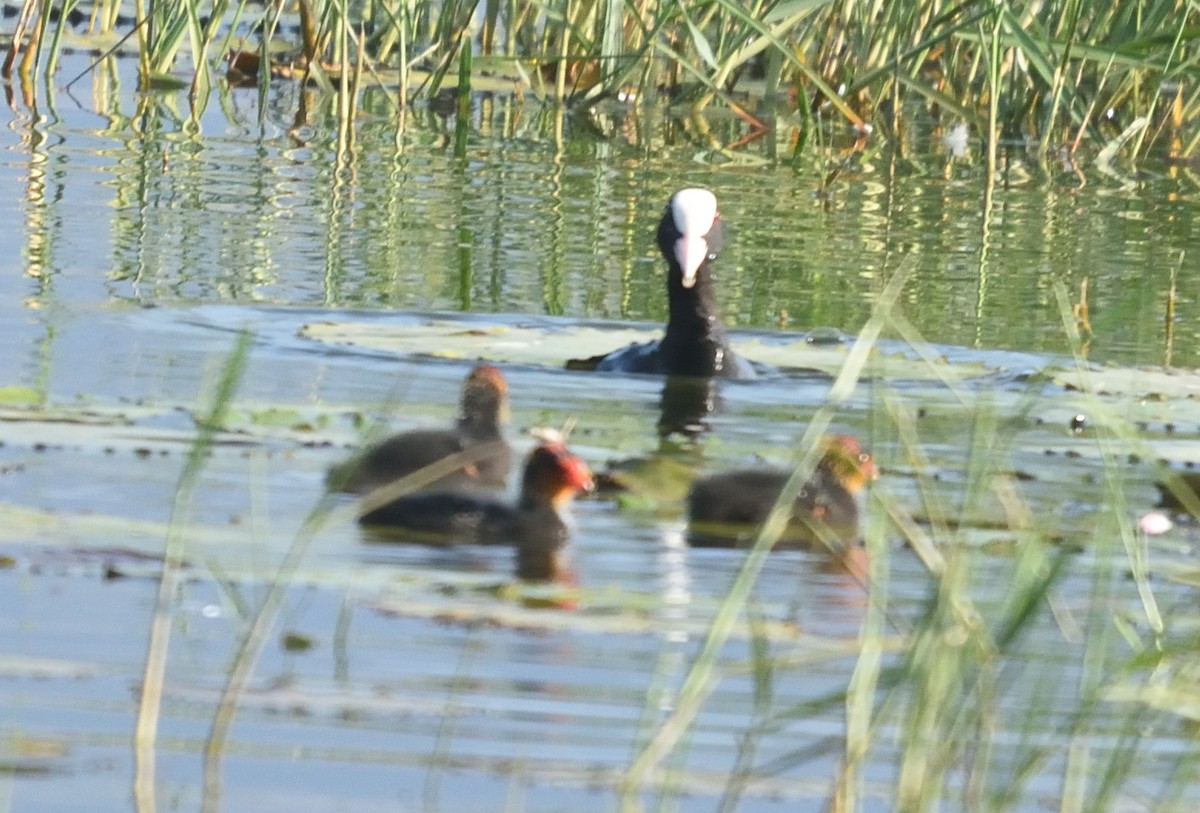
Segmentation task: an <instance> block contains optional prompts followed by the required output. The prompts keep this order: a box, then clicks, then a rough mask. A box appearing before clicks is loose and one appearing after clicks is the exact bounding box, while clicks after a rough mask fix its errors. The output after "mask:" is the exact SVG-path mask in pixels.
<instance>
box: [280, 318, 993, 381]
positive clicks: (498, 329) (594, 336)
mask: <svg viewBox="0 0 1200 813" xmlns="http://www.w3.org/2000/svg"><path fill="white" fill-rule="evenodd" d="M661 335H662V329H661V327H652V326H648V325H647V326H629V325H613V326H607V325H599V324H578V323H576V322H569V321H566V320H564V321H563V323H562V324H561V325H558V324H553V323H545V324H544V323H538V324H491V325H488V324H483V323H470V324H468V323H465V322H464V321H462V320H458V319H439V318H436V317H430V318H427V319H422V320H418V321H416V322H406V323H403V324H386V325H381V324H379V323H377V322H310V323H308V324H305V325H303V326H302V327H301V328H300V330H299V336H300V337H301V338H305V339H311V340H313V341H318V342H323V343H326V344H331V345H340V346H351V347H359V348H363V349H366V350H376V351H384V352H388V353H396V354H413V355H423V356H432V357H440V358H451V359H477V358H478V359H486V360H489V361H506V362H514V363H521V364H539V365H545V366H547V367H562V366H563V365H564V364H565V363H566V361H567V359H568V358H588V357H590V356H595V355H600V354H603V353H606V352H608V351H610V350H614V349H617V348H619V347H623V346H625V345H627V344H630V343H632V342H645V341H650V340H652V339H657V338H659V337H661ZM732 343H733V346H734V348H735V349H736V350H737V351H738V352H739V353H740V354H742V355H744V356H745V357H746V358H748V359H751V360H753V361H757V362H761V363H763V364H767V365H770V366H772V367H777V368H779V369H780V370H781V371H787V370H803V371H806V372H819V373H824V374H826V375H831V376H832V375H835V374H836V373H837V372H838V371H839V370H840V369H841V367H842V364H843V362H844V361H845V359H846V355H847V353H848V352H849V345H848V344H828V343H819V344H817V343H813V342H810V341H809V339H808V337H807V336H805V335H801V334H746V335H741V334H737V333H735V334H733V337H732ZM996 372H997V371H996V370H995V369H994V368H989V367H987V366H986V365H984V364H982V363H979V362H951V361H948V360H946V359H944V358H937V359H934V360H929V359H920V358H914V357H910V356H908V355H905V354H903V353H901V352H899V351H897V352H895V353H885V352H880V351H878V350H877V351H876V352H875V353H874V354H873V355H872V358H871V360H870V361H869V362H868V363H867V366H866V370H865V375H867V376H881V377H886V378H888V379H889V380H894V379H903V380H913V381H936V380H950V381H954V380H962V379H968V378H977V377H980V376H988V375H993V374H995V373H996Z"/></svg>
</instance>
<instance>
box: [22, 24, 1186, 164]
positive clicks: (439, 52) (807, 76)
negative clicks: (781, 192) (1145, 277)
mask: <svg viewBox="0 0 1200 813" xmlns="http://www.w3.org/2000/svg"><path fill="white" fill-rule="evenodd" d="M117 8H119V4H116V3H103V4H99V5H98V6H97V7H96V10H95V12H94V13H93V14H92V15H91V16H90V17H86V18H84V16H83V15H80V14H78V13H73V14H71V15H67V14H57V13H51V12H49V11H48V10H43V8H42V4H41V3H38V2H36V0H25V3H24V6H23V8H22V10H21V12H22V13H21V14H20V15H19V16H18V18H17V23H16V26H15V28H14V31H13V32H12V37H11V40H10V44H9V54H8V58H7V60H6V62H5V75H12V73H13V72H14V71H15V72H17V73H18V74H20V75H22V76H25V77H26V78H27V77H28V76H29V74H30V72H32V71H33V70H34V68H35V65H36V64H37V63H38V62H39V61H40V64H41V65H43V66H44V69H45V71H46V73H47V74H48V75H49V74H52V73H53V72H54V70H56V67H57V64H58V60H57V57H58V53H59V51H60V50H61V49H62V48H64V47H67V46H68V45H69V46H71V47H88V41H89V38H94V42H93V45H92V47H94V48H95V50H96V51H97V52H103V51H107V50H109V49H110V48H112V47H116V46H114V45H113V42H112V33H113V31H114V27H118V28H119V27H120V26H119V25H118V24H119V23H123V24H124V25H125V26H126V27H130V26H131V27H132V30H131V31H129V32H128V33H129V34H136V42H137V52H138V56H139V60H140V75H141V83H142V86H143V88H147V89H149V88H151V87H153V86H155V85H156V84H161V83H163V82H165V81H179V82H182V83H183V84H184V85H186V86H187V87H188V95H189V98H190V102H191V106H192V120H193V122H195V121H197V120H198V118H199V113H200V112H202V111H203V109H204V107H205V106H206V105H207V103H208V97H209V94H210V92H211V91H212V89H213V88H214V87H215V86H217V85H218V84H219V82H218V80H217V77H218V74H219V73H220V72H221V71H222V67H221V66H222V64H223V63H224V64H226V65H227V66H228V80H229V82H230V83H232V84H251V85H255V84H257V86H258V87H259V89H260V93H263V94H265V92H266V88H267V82H268V81H269V80H270V78H271V76H272V75H275V76H280V77H291V78H294V79H296V80H299V81H304V82H311V83H313V85H314V86H316V87H318V88H321V89H323V90H324V91H326V97H327V98H329V99H332V100H336V103H335V104H334V106H333V108H332V109H333V111H334V112H335V114H336V115H337V116H338V117H339V119H340V120H342V122H343V124H342V126H343V127H347V126H348V125H349V123H350V121H352V120H353V115H354V111H355V110H356V109H357V107H358V102H357V100H356V99H357V96H358V94H359V93H360V91H361V90H362V89H364V88H366V87H377V88H383V89H385V90H386V92H387V94H388V97H389V98H390V99H391V100H392V104H393V105H394V106H395V108H396V109H397V110H401V109H404V108H405V107H406V106H407V105H408V104H409V103H410V102H412V101H414V100H433V99H435V98H436V97H438V96H439V94H440V93H442V92H443V91H446V92H447V93H449V94H451V95H452V96H455V97H457V98H458V99H460V100H465V99H466V98H467V97H468V96H469V95H470V94H471V93H473V92H477V91H480V90H488V91H492V92H502V93H513V94H518V95H521V94H531V95H533V96H535V97H537V98H539V99H545V100H552V101H554V102H556V103H559V104H566V105H569V106H571V107H573V108H589V107H592V106H594V105H597V104H601V103H608V102H609V101H611V100H614V99H616V100H620V101H622V102H624V103H628V104H631V105H632V106H634V107H635V108H638V109H640V108H642V107H644V106H645V105H647V104H650V105H657V104H659V103H660V102H662V101H667V102H669V103H670V104H671V105H672V106H674V107H675V108H676V109H678V110H680V111H681V112H688V113H690V114H691V115H692V117H693V119H694V124H695V127H696V135H697V136H698V137H699V138H702V139H716V138H717V137H716V136H715V135H713V133H711V132H710V126H709V125H708V124H707V123H705V119H704V117H703V116H701V115H700V114H701V113H702V111H704V110H706V109H709V108H713V107H719V108H723V109H724V110H727V111H729V112H731V113H732V114H734V115H736V116H738V117H740V118H741V119H742V120H744V122H745V123H746V131H745V134H744V136H743V137H742V138H740V139H739V140H738V141H736V142H733V143H726V144H722V145H721V146H722V147H723V148H726V149H730V150H734V151H736V150H737V149H738V148H739V147H740V146H741V145H742V144H744V143H746V142H748V141H752V140H754V139H757V138H761V137H762V136H763V135H764V134H765V133H766V132H768V131H771V130H778V131H781V132H783V133H785V134H786V136H787V141H786V145H790V146H788V147H787V149H790V152H791V154H792V155H793V156H794V157H801V156H803V155H805V154H806V153H807V152H808V151H809V150H810V148H811V147H813V145H815V144H824V145H826V146H828V144H829V140H830V138H831V137H832V138H833V139H834V140H835V141H844V139H840V138H839V137H838V136H837V134H838V133H839V132H840V131H844V129H845V128H848V129H849V130H850V131H851V132H853V133H856V134H857V139H858V141H859V142H861V139H862V138H863V137H865V136H866V135H867V134H868V133H871V134H873V137H874V138H875V139H877V140H878V139H882V138H898V137H900V136H901V135H902V133H903V131H904V130H905V128H906V127H908V126H909V124H910V122H911V120H912V118H913V117H914V116H915V115H918V114H921V113H925V112H931V113H933V114H934V115H935V116H936V117H937V118H938V120H939V121H940V122H941V126H942V127H943V129H944V134H945V136H946V137H947V138H959V137H961V136H956V135H955V132H956V131H955V128H956V127H963V126H965V127H968V128H970V129H971V130H973V131H975V132H976V133H977V134H978V135H979V136H981V137H982V138H983V140H984V141H985V143H986V144H987V145H988V146H987V149H986V150H985V154H990V155H994V151H995V147H996V145H997V144H999V143H1000V142H1002V141H1012V140H1023V139H1032V140H1033V141H1035V142H1036V143H1037V145H1038V147H1037V149H1038V151H1039V153H1040V155H1042V156H1043V157H1047V156H1050V155H1051V154H1059V155H1064V156H1070V155H1071V154H1073V153H1074V151H1075V150H1076V149H1077V148H1078V147H1079V146H1080V144H1081V143H1082V142H1084V141H1085V140H1087V141H1090V142H1092V143H1094V144H1097V145H1109V146H1110V147H1111V149H1112V150H1113V151H1114V152H1115V151H1117V150H1118V149H1121V150H1126V151H1128V154H1129V155H1132V156H1138V155H1139V154H1142V153H1144V152H1145V151H1146V150H1148V149H1150V148H1151V147H1152V146H1158V147H1160V148H1162V149H1164V150H1165V151H1166V152H1168V153H1169V154H1171V155H1180V156H1189V155H1192V154H1194V151H1195V149H1196V144H1197V141H1198V140H1200V132H1196V131H1195V130H1194V128H1192V127H1191V126H1190V122H1192V121H1194V120H1195V119H1196V118H1197V113H1198V112H1200V95H1198V94H1197V91H1196V90H1195V85H1196V83H1195V82H1194V81H1191V82H1189V81H1188V80H1194V79H1195V76H1196V67H1195V65H1194V60H1192V59H1190V58H1189V56H1188V49H1189V47H1190V46H1191V45H1192V43H1193V40H1194V39H1195V37H1196V33H1195V32H1196V31H1197V24H1198V22H1200V18H1198V17H1197V15H1198V14H1200V12H1198V11H1197V10H1196V9H1195V8H1194V7H1193V6H1192V5H1190V4H1187V3H1183V2H1179V0H1152V2H1147V3H1139V4H1135V5H1129V4H1120V3H1110V4H1099V5H1097V4H1092V3H1084V2H1081V1H1080V0H1057V1H1056V2H1049V3H1033V2H987V1H985V0H971V2H965V3H951V2H944V1H943V0H937V1H936V2H930V3H885V2H882V0H875V1H874V2H868V3H860V2H852V1H851V0H836V1H835V0H829V1H828V2H815V3H814V2H795V1H794V0H778V1H777V2H770V1H769V0H767V1H760V2H754V3H750V4H745V3H741V2H734V0H710V1H709V2H705V3H699V4H697V3H682V2H677V1H676V0H640V1H639V2H635V3H623V2H617V1H616V0H549V1H547V2H536V3H525V4H515V3H500V2H487V3H483V4H478V3H475V2H470V3H465V2H461V1H460V0H444V2H437V3H434V2H416V3H411V2H397V0H369V1H368V2H365V3H361V4H356V5H354V6H353V7H350V6H348V5H346V4H339V3H335V2H330V0H303V2H300V3H298V4H297V5H296V7H295V10H290V9H285V8H284V7H283V6H281V5H280V4H267V5H266V6H263V7H261V8H259V7H253V6H249V5H247V4H245V3H238V4H233V3H230V2H228V0H223V1H222V2H218V3H216V4H214V5H213V6H212V7H211V8H209V7H207V6H201V4H199V3H196V2H194V0H189V2H184V3H173V4H165V5H164V4H143V3H140V2H139V3H137V4H135V15H134V17H133V18H132V19H130V20H125V19H123V18H120V17H119V15H117V14H116V9H117ZM121 44H122V43H120V42H118V43H117V45H121ZM185 52H187V53H188V54H189V56H190V59H189V60H186V61H185V60H183V59H182V54H183V53H185ZM454 75H457V86H456V87H450V85H451V84H452V83H453V81H454ZM172 76H176V77H180V78H178V79H171V78H170V77H172ZM306 115H307V113H305V111H303V110H299V111H297V116H298V121H299V120H300V118H303V117H304V116H306ZM855 140H856V139H855V138H851V139H850V141H851V142H854V141H855ZM859 146H861V143H860V144H859ZM1097 149H1099V147H1097ZM785 151H786V150H785Z"/></svg>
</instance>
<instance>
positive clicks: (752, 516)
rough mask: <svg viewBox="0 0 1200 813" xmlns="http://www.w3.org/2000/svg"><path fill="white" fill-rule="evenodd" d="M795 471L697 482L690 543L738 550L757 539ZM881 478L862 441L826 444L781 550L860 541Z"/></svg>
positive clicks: (746, 472) (843, 438) (740, 473)
mask: <svg viewBox="0 0 1200 813" xmlns="http://www.w3.org/2000/svg"><path fill="white" fill-rule="evenodd" d="M789 476H790V472H787V471H784V470H781V469H771V468H761V469H738V470H735V471H727V472H722V473H720V474H714V475H712V476H710V477H705V478H702V479H700V480H697V481H696V482H695V483H694V484H693V485H692V490H691V492H690V493H689V494H688V531H689V536H688V538H689V542H690V543H691V544H693V545H696V546H698V547H736V546H738V545H740V544H748V543H749V542H751V541H752V540H753V538H754V533H755V532H756V531H757V527H758V525H760V524H761V523H762V522H763V520H765V519H766V518H767V514H768V513H770V510H771V507H772V506H773V505H774V504H775V500H776V499H778V497H779V492H780V491H781V490H782V489H783V486H784V483H786V482H787V480H788V477H789ZM877 476H879V469H878V468H877V467H876V466H875V461H874V459H872V457H871V455H870V454H869V453H868V452H866V451H865V450H864V449H863V447H862V445H861V444H859V442H858V440H856V439H855V438H852V437H849V436H847V435H838V436H835V437H831V438H828V439H826V440H825V442H824V451H823V452H822V455H821V460H820V462H819V463H818V464H817V467H816V469H815V470H814V471H813V475H812V477H811V478H809V481H808V482H807V483H806V484H805V485H804V487H803V488H802V489H800V493H799V494H797V495H796V500H795V502H794V503H793V505H792V515H791V518H790V519H789V521H788V525H787V528H786V529H785V531H784V533H783V535H782V536H781V537H780V539H779V542H778V543H776V547H783V548H804V547H811V546H813V545H814V544H825V545H833V546H837V545H839V544H842V545H846V544H850V543H853V542H856V541H857V540H858V538H859V528H858V520H859V513H860V502H859V501H860V499H861V495H862V492H863V489H864V487H865V486H866V484H867V483H868V482H870V481H871V480H874V479H875V478H876V477H877Z"/></svg>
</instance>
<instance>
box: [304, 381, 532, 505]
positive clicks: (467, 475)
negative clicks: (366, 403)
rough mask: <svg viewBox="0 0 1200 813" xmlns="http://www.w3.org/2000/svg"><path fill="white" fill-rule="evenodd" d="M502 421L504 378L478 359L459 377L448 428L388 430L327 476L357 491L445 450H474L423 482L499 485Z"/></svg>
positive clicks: (508, 459) (505, 455)
mask: <svg viewBox="0 0 1200 813" xmlns="http://www.w3.org/2000/svg"><path fill="white" fill-rule="evenodd" d="M507 421H508V383H507V382H506V381H505V380H504V375H503V374H502V373H501V372H500V370H498V369H497V368H495V367H493V366H492V365H490V364H480V365H478V366H476V367H475V368H474V369H473V370H471V372H470V374H469V375H468V376H467V378H466V380H465V381H464V382H463V387H462V395H461V397H460V400H459V413H458V420H457V422H456V423H455V425H454V427H453V428H452V429H414V430H412V431H409V432H402V433H400V434H398V435H393V436H392V437H390V438H387V439H386V440H383V441H381V442H380V443H378V444H377V445H375V446H373V447H371V448H370V449H368V450H367V451H366V452H365V453H364V454H362V455H361V456H359V457H355V458H352V459H351V460H348V461H346V462H345V463H343V464H341V465H339V466H335V467H334V468H332V469H331V470H330V472H329V478H328V482H329V484H330V485H331V486H332V487H334V488H338V489H340V490H342V491H349V492H354V493H360V494H361V493H365V492H367V491H371V490H372V489H375V488H378V487H379V486H381V485H384V484H385V483H390V482H393V481H395V480H399V479H400V478H401V477H404V476H406V475H409V474H412V473H413V472H415V471H417V470H418V469H422V468H425V467H426V466H429V465H431V464H433V463H437V462H438V461H440V460H444V459H445V458H447V457H449V456H450V455H455V454H459V453H460V452H465V451H467V450H473V451H476V452H478V455H467V457H469V458H470V461H469V462H468V463H467V464H465V465H462V466H459V467H458V468H455V469H454V470H453V471H451V472H449V473H447V474H445V475H443V476H441V477H438V478H436V479H434V480H433V481H432V482H431V483H429V484H428V485H429V486H436V487H439V488H441V487H451V486H453V487H457V488H461V487H469V486H482V487H486V488H499V489H502V488H504V486H505V484H506V483H507V481H508V473H509V470H510V469H511V468H512V447H510V446H509V445H508V442H507V441H505V440H504V435H503V426H504V424H505V423H506V422H507Z"/></svg>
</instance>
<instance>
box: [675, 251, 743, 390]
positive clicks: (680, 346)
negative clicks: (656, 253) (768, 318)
mask: <svg viewBox="0 0 1200 813" xmlns="http://www.w3.org/2000/svg"><path fill="white" fill-rule="evenodd" d="M710 262H711V260H707V259H706V260H705V261H704V262H703V263H702V264H701V266H700V268H699V269H698V270H697V272H696V282H695V284H694V285H692V287H690V288H686V287H684V285H683V272H682V271H680V269H679V267H678V265H677V264H676V263H674V262H672V263H671V273H670V276H669V278H668V281H667V294H668V301H669V302H670V307H671V310H670V315H669V316H668V318H667V332H666V335H665V336H663V340H662V345H661V353H662V356H663V366H664V367H665V368H666V369H668V370H670V371H671V372H672V373H674V374H676V375H693V376H705V377H711V376H726V375H737V374H738V372H737V364H736V361H735V360H734V357H733V354H732V353H731V352H730V350H729V342H728V339H727V338H726V336H725V326H724V324H723V323H722V322H721V316H720V314H719V313H718V311H717V302H716V299H715V298H714V296H713V291H712V284H711V278H710V276H709V265H710Z"/></svg>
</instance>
